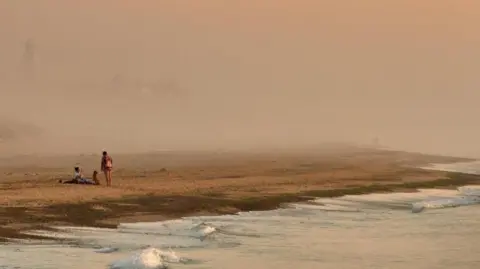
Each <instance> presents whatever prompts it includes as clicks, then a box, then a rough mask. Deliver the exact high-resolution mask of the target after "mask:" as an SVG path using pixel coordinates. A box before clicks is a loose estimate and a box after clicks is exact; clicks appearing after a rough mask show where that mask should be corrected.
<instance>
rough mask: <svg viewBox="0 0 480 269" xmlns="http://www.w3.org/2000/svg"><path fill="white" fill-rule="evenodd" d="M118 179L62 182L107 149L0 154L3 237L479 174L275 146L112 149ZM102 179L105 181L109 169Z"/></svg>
mask: <svg viewBox="0 0 480 269" xmlns="http://www.w3.org/2000/svg"><path fill="white" fill-rule="evenodd" d="M112 157H113V158H114V167H115V169H114V174H113V185H114V186H112V187H110V188H109V187H105V186H104V185H102V186H88V185H67V184H60V183H58V181H59V180H60V179H69V177H70V176H71V174H72V171H71V170H72V169H73V165H74V164H77V163H79V164H81V166H82V167H83V169H84V174H86V175H87V176H88V175H90V174H91V172H92V171H93V169H98V167H99V161H100V156H97V155H82V156H51V157H47V156H43V157H42V156H17V157H13V158H8V159H6V158H4V159H1V160H0V237H9V238H22V237H23V238H26V236H24V235H22V234H21V233H19V231H22V230H25V229H32V228H37V227H42V228H44V227H47V226H51V225H74V226H95V227H116V226H117V225H118V224H119V223H121V222H138V221H160V220H165V219H171V218H178V217H183V216H192V215H211V214H215V215H216V214H229V213H236V212H239V211H247V210H271V209H275V208H278V207H279V206H281V205H282V204H283V203H288V202H300V201H306V200H308V199H311V198H312V197H327V196H328V197H329V196H332V197H333V196H340V195H344V194H361V193H370V192H392V191H406V190H412V191H414V190H415V189H416V188H431V187H450V186H459V185H465V184H474V183H477V182H480V177H478V176H475V175H467V174H460V173H447V172H441V171H427V170H422V169H418V168H412V167H413V166H421V165H426V164H429V163H452V162H460V161H469V160H468V159H461V158H454V157H443V156H431V155H422V154H415V153H406V152H398V151H382V150H372V149H361V148H342V149H341V150H339V149H338V148H336V149H321V150H318V151H316V152H313V151H297V152H282V151H277V152H268V153H255V154H254V153H219V152H215V153H213V152H210V153H206V152H203V153H200V152H175V153H151V154H122V155H115V154H114V155H113V156H112ZM99 179H100V181H101V182H102V184H104V183H105V180H104V177H103V175H102V174H101V175H100V177H99Z"/></svg>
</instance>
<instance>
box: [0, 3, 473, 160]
mask: <svg viewBox="0 0 480 269" xmlns="http://www.w3.org/2000/svg"><path fill="white" fill-rule="evenodd" d="M479 25H480V3H479V2H478V1H466V0H456V1H453V0H451V1H447V0H437V1H433V0H425V1H413V0H402V1H399V0H392V1H385V0H382V1H380V0H362V1H358V0H355V1H354V0H343V1H340V0H338V1H321V0H316V1H307V0H297V1H281V0H275V1H274V0H264V1H259V0H257V1H253V0H243V1H240V0H231V1H225V0H224V1H219V0H218V1H213V0H202V1H193V0H192V1H174V0H171V1H160V0H156V1H155V0H139V1H128V0H116V1H114V0H100V1H98V0H97V1H93V0H84V1H73V0H42V1H35V0H30V1H27V0H0V59H2V61H0V79H1V81H2V83H3V84H4V85H5V86H3V87H2V88H3V89H5V88H15V87H18V88H19V89H20V88H21V89H23V90H31V89H33V88H38V89H57V88H58V89H59V90H61V91H63V92H69V91H71V92H72V94H73V92H78V91H80V92H82V95H81V98H83V99H82V100H81V104H82V106H84V107H85V108H88V109H85V110H82V111H78V110H75V111H71V110H70V109H68V103H70V102H72V100H69V99H68V95H67V97H65V98H67V99H66V100H65V99H61V98H60V97H58V96H57V95H56V94H52V93H49V94H51V95H48V94H41V93H39V91H33V90H32V92H31V93H30V94H31V96H35V97H36V99H35V101H34V102H33V101H25V100H23V99H18V98H19V97H16V99H12V100H9V101H5V100H3V102H5V103H4V104H3V106H2V108H1V110H0V112H1V113H2V115H5V117H9V118H12V117H13V118H18V119H19V120H20V119H21V120H23V121H28V122H35V123H36V124H37V125H40V126H43V128H45V129H46V130H47V133H48V134H49V135H50V136H52V137H57V140H56V142H55V144H58V141H67V142H64V143H65V144H66V145H70V144H71V143H70V142H69V141H71V140H70V139H71V137H78V136H81V137H83V138H81V139H80V138H77V140H76V141H84V142H85V143H84V142H81V143H80V142H78V144H79V145H81V148H82V149H83V148H86V147H87V148H89V150H90V148H92V149H93V148H95V147H99V146H100V145H102V146H105V147H109V148H111V147H114V148H124V149H130V148H132V149H133V148H142V149H146V148H152V147H155V148H164V147H173V148H177V147H230V146H237V147H241V146H253V147H255V146H258V145H263V144H268V143H271V144H272V145H285V144H292V145H294V144H296V143H299V144H301V143H314V142H322V141H331V140H348V141H355V142H368V141H370V139H371V138H373V137H374V136H378V137H380V141H381V142H384V143H385V144H388V145H392V146H395V147H399V148H405V149H410V150H412V149H417V150H420V151H430V152H438V151H440V152H444V153H455V154H461V155H472V154H473V155H478V156H480V147H475V146H472V145H476V144H478V140H479V139H478V137H480V128H479V127H478V126H479V125H478V124H477V122H478V115H479V114H480V106H479V105H478V100H480V91H479V90H478V89H477V88H478V87H479V84H480V79H479V76H478V75H477V72H478V71H477V70H479V67H480V61H479V60H480V49H479V48H480V46H479V45H480V35H478V33H479V31H478V28H479ZM29 38H32V39H33V40H34V42H35V48H36V55H35V57H36V59H35V71H36V79H37V81H36V82H35V83H37V84H35V85H34V86H32V85H30V86H28V87H27V86H25V85H24V84H21V83H20V82H19V80H18V77H19V74H18V72H19V71H18V70H19V65H20V64H21V59H22V53H23V49H24V47H23V46H24V43H25V41H26V40H27V39H29ZM116 74H123V75H125V76H128V77H131V78H132V79H133V78H135V79H143V80H174V81H176V82H178V83H179V84H180V85H182V87H184V88H186V89H188V95H187V96H184V97H182V98H181V99H176V100H170V99H166V98H161V99H159V100H153V99H150V100H146V101H142V102H141V103H131V104H130V105H129V106H125V104H126V101H129V99H128V98H127V99H125V100H123V101H122V102H123V103H122V102H120V101H118V102H117V103H108V105H106V106H107V107H108V109H110V110H111V111H112V113H111V115H108V116H106V117H108V120H107V122H108V123H106V124H105V123H104V124H101V123H100V122H98V120H99V119H98V116H96V115H97V114H98V110H99V109H101V105H102V103H103V104H104V106H105V102H104V101H105V100H108V99H105V98H106V97H105V96H103V95H102V93H96V92H95V91H93V90H92V89H93V88H94V87H96V86H91V85H97V84H98V85H100V86H98V87H104V86H105V85H107V84H108V83H110V81H111V79H112V78H113V77H114V76H115V75H116ZM20 85H23V86H20ZM60 85H61V86H60ZM72 85H73V86H72ZM75 85H76V86H75ZM78 85H90V86H81V87H80V86H78ZM102 85H103V86H102ZM75 87H76V88H75ZM12 98H13V97H12ZM59 98H60V99H59ZM72 98H73V97H72ZM75 98H77V97H75ZM2 99H3V98H2ZM18 100H22V101H21V102H22V104H23V105H26V106H27V108H25V109H23V110H25V113H20V114H19V113H17V114H10V113H9V111H11V110H12V109H13V108H14V107H16V106H17V105H18V104H19V103H18V102H20V101H18ZM32 100H33V99H32ZM48 101H49V102H55V103H56V104H58V105H55V106H49V105H46V102H48ZM119 102H120V103H119ZM38 107H41V109H40V108H38ZM90 107H91V108H90ZM39 111H41V112H42V113H39ZM67 116H68V119H69V120H65V118H66V117H67ZM60 126H61V127H62V130H61V131H60V130H59V129H60ZM75 126H78V127H79V128H76V127H75ZM80 127H81V128H80ZM75 128H76V130H77V131H72V130H73V129H75ZM92 129H94V130H95V132H92V131H91V130H92ZM132 129H135V131H132ZM112 135H113V136H114V137H115V139H117V140H118V141H117V140H116V142H115V143H114V142H111V141H109V140H108V137H110V136H112ZM58 138H64V139H58ZM78 139H80V140H78ZM82 139H83V140H82ZM89 139H90V140H89ZM87 142H89V143H88V144H87ZM88 145H95V146H91V147H89V146H88ZM52 147H53V146H52Z"/></svg>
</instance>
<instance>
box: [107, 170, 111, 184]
mask: <svg viewBox="0 0 480 269" xmlns="http://www.w3.org/2000/svg"><path fill="white" fill-rule="evenodd" d="M108 184H109V185H110V186H112V170H108Z"/></svg>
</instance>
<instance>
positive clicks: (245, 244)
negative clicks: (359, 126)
mask: <svg viewBox="0 0 480 269" xmlns="http://www.w3.org/2000/svg"><path fill="white" fill-rule="evenodd" d="M465 167H467V168H468V172H472V173H473V172H475V173H476V172H478V171H477V169H478V170H480V169H479V168H480V165H478V163H477V164H469V165H467V166H465V165H463V166H462V165H457V166H441V167H440V166H437V167H435V169H443V170H447V171H460V170H462V169H464V168H465ZM479 227H480V187H477V186H464V187H461V188H458V189H454V190H438V189H431V190H419V191H418V192H415V193H392V194H369V195H359V196H344V197H339V198H332V199H316V200H313V201H310V202H308V203H299V204H290V205H286V206H284V207H283V208H281V209H278V210H273V211H266V212H244V213H240V214H235V215H225V216H216V217H192V218H183V219H178V220H171V221H165V222H154V223H131V224H121V225H119V227H118V228H117V229H99V228H88V227H57V228H58V229H59V230H58V232H51V231H30V232H28V233H30V234H37V235H44V236H49V237H51V238H52V239H59V238H61V239H63V240H62V241H61V242H62V244H60V243H58V242H59V241H58V240H52V241H41V242H40V241H11V242H10V243H8V244H5V245H1V246H0V268H2V269H6V268H8V269H13V268H15V269H47V268H48V269H59V268H62V269H64V268H69V269H70V268H71V269H77V268H78V269H80V268H81V269H85V268H89V269H97V268H111V269H146V268H149V269H151V268H157V269H158V268H167V267H168V268H191V269H195V268H218V269H244V268H251V269H264V268H277V269H287V268H288V269H291V268H295V269H317V268H322V269H340V268H344V269H350V268H352V269H353V268H389V269H397V268H398V269H400V268H402V269H404V268H416V269H435V268H456V269H462V268H465V269H466V268H468V269H477V268H480V255H479V254H478V253H479V251H478V242H479V240H480V233H479V232H478V231H479Z"/></svg>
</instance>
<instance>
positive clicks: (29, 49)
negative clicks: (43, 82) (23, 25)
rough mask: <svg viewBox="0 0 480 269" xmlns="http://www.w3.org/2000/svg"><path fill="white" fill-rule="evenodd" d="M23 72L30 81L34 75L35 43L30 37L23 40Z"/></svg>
mask: <svg viewBox="0 0 480 269" xmlns="http://www.w3.org/2000/svg"><path fill="white" fill-rule="evenodd" d="M23 74H24V76H25V79H26V80H27V81H32V80H33V79H34V76H35V44H34V43H33V40H32V39H31V38H30V39H28V40H27V41H26V42H25V48H24V52H23Z"/></svg>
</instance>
